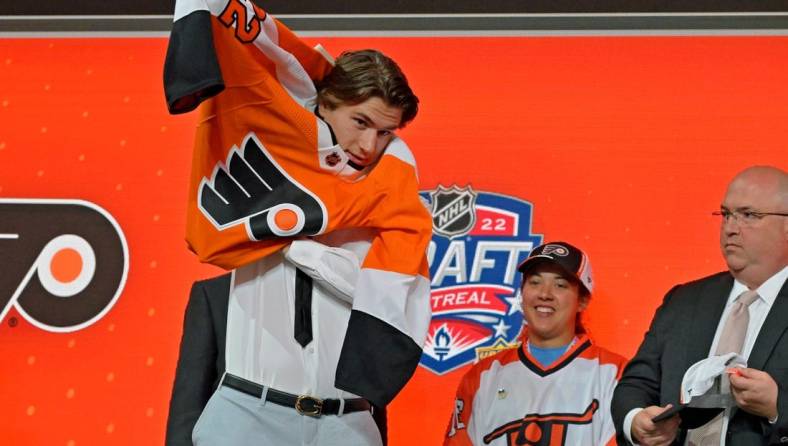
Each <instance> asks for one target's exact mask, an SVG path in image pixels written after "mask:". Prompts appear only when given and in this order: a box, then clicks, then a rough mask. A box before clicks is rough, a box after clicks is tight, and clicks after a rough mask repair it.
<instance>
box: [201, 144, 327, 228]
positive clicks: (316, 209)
mask: <svg viewBox="0 0 788 446" xmlns="http://www.w3.org/2000/svg"><path fill="white" fill-rule="evenodd" d="M241 145H242V147H243V149H239V148H238V147H237V146H233V147H232V148H231V149H230V153H229V155H228V157H227V161H226V162H225V163H221V162H220V163H217V164H216V167H214V169H213V173H212V175H211V178H210V180H209V179H207V178H203V180H202V181H201V182H200V186H199V192H198V203H199V207H200V211H202V213H203V215H205V217H206V218H207V219H208V220H210V221H211V223H212V224H213V225H214V227H216V229H218V230H223V229H225V228H228V227H232V226H235V225H239V224H244V225H246V230H247V231H246V232H247V234H248V235H249V239H250V240H266V239H270V238H273V237H288V236H297V235H315V234H318V233H320V232H321V231H322V230H323V229H324V228H325V225H326V221H327V212H326V207H325V205H324V204H323V202H322V201H320V199H319V198H318V197H317V195H315V194H313V193H312V192H311V191H309V190H308V189H306V188H305V187H304V186H302V185H301V184H299V183H298V182H297V181H296V180H295V179H294V178H293V177H291V176H290V175H289V174H288V173H287V172H285V170H284V169H282V167H280V166H279V164H278V163H277V162H276V160H275V159H274V157H273V156H271V154H270V153H269V152H268V150H266V148H265V146H263V144H262V143H261V142H260V140H258V139H257V137H256V136H255V135H254V133H249V134H247V135H246V137H245V138H244V141H243V143H242V144H241Z"/></svg>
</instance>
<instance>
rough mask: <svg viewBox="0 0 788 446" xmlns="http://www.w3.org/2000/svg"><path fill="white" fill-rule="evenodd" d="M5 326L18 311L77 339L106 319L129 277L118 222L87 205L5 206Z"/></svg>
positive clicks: (1, 254) (1, 281) (1, 203)
mask: <svg viewBox="0 0 788 446" xmlns="http://www.w3.org/2000/svg"><path fill="white" fill-rule="evenodd" d="M0 265H1V267H2V270H3V274H0V320H3V318H5V316H6V314H7V313H8V312H9V311H10V310H11V307H15V308H16V309H17V311H18V312H19V313H20V314H21V315H22V317H24V318H25V319H26V320H27V321H28V322H30V323H31V324H33V325H35V326H36V327H39V328H41V329H43V330H47V331H53V332H71V331H75V330H79V329H82V328H85V327H87V326H89V325H91V324H93V323H94V322H96V321H97V320H99V319H101V318H102V317H103V316H104V315H105V314H107V312H109V310H110V309H111V308H112V306H113V305H114V304H115V302H116V301H117V300H118V297H120V294H121V292H122V291H123V287H124V284H125V283H126V275H127V274H128V270H129V254H128V248H127V246H126V239H125V237H124V236H123V231H121V229H120V226H118V223H117V222H116V221H115V219H114V218H112V216H111V215H110V214H109V213H108V212H107V211H105V210H104V209H102V208H100V207H99V206H97V205H95V204H93V203H90V202H87V201H83V200H42V199H0Z"/></svg>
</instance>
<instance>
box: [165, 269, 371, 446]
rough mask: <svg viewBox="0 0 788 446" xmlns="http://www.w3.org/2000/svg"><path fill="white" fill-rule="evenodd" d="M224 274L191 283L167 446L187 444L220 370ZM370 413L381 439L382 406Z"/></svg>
mask: <svg viewBox="0 0 788 446" xmlns="http://www.w3.org/2000/svg"><path fill="white" fill-rule="evenodd" d="M229 300H230V274H225V275H223V276H219V277H216V278H213V279H208V280H203V281H199V282H195V283H194V285H192V290H191V294H190V295H189V303H188V304H187V306H186V314H185V315H184V318H183V335H182V337H181V347H180V355H179V356H178V366H177V368H176V370H175V383H174V384H173V386H172V397H171V398H170V412H169V416H168V417H167V434H166V445H167V446H192V431H193V430H194V425H195V424H197V419H198V418H199V417H200V414H201V413H202V411H203V409H204V408H205V405H206V404H207V403H208V400H209V399H210V398H211V395H213V392H214V391H215V390H216V387H217V386H218V385H219V380H220V379H221V377H222V375H223V374H224V371H225V357H224V353H225V351H224V349H225V345H226V342H225V341H226V338H227V309H228V306H229ZM372 417H373V418H374V420H375V424H377V426H378V429H379V430H380V436H381V438H383V444H384V445H385V444H386V443H387V438H386V436H387V424H386V409H385V408H378V407H376V408H375V410H374V412H373V414H372Z"/></svg>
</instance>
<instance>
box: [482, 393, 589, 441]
mask: <svg viewBox="0 0 788 446" xmlns="http://www.w3.org/2000/svg"><path fill="white" fill-rule="evenodd" d="M597 409H599V401H597V400H593V401H591V404H589V405H588V407H587V408H586V410H585V411H584V412H583V413H577V414H573V413H551V414H529V415H526V416H524V417H523V418H520V419H517V420H514V421H511V422H509V423H506V424H504V425H502V426H499V427H497V428H496V429H495V430H494V431H492V432H490V433H489V434H487V435H485V436H484V443H485V444H490V442H492V441H493V440H495V439H496V438H499V437H503V436H504V435H505V436H506V444H507V445H511V446H516V445H530V446H563V445H565V444H566V430H567V428H568V427H569V426H570V425H572V424H588V423H590V422H591V420H592V419H593V417H594V413H595V412H596V411H597Z"/></svg>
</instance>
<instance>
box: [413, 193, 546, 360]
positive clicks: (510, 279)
mask: <svg viewBox="0 0 788 446" xmlns="http://www.w3.org/2000/svg"><path fill="white" fill-rule="evenodd" d="M421 196H422V198H423V199H425V200H427V201H428V203H429V208H430V209H431V210H432V216H433V218H432V221H433V229H434V232H433V236H432V241H431V242H430V245H429V250H428V253H427V259H428V261H429V264H430V275H431V277H432V279H431V286H432V290H431V304H432V320H431V322H430V328H429V331H428V334H427V342H426V344H425V346H424V353H423V354H422V357H421V362H420V364H421V366H422V367H425V368H427V369H428V370H430V371H432V372H434V373H436V374H439V375H440V374H444V373H447V372H450V371H451V370H454V369H456V368H458V367H462V366H463V365H465V364H469V363H471V362H474V361H475V360H477V359H478V358H480V357H482V356H485V355H487V354H490V353H494V352H495V351H497V350H500V349H502V348H507V347H509V346H511V345H513V344H514V343H515V342H516V339H517V336H518V335H519V333H520V330H521V328H522V325H523V314H522V310H521V308H520V298H519V296H518V291H519V289H520V281H521V280H522V278H521V274H519V273H518V272H517V265H518V264H519V263H520V262H521V261H522V260H523V259H525V258H526V257H527V256H528V254H529V253H530V252H531V251H532V250H533V249H534V248H535V247H536V246H538V245H539V244H540V243H541V241H542V236H541V235H538V234H532V233H531V217H532V208H533V206H532V205H531V203H528V202H527V201H523V200H520V199H517V198H514V197H507V196H504V195H499V194H495V193H490V192H481V191H473V189H472V188H471V187H470V186H465V187H457V186H456V185H454V186H451V187H444V186H438V188H437V189H435V190H432V191H424V192H422V193H421Z"/></svg>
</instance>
